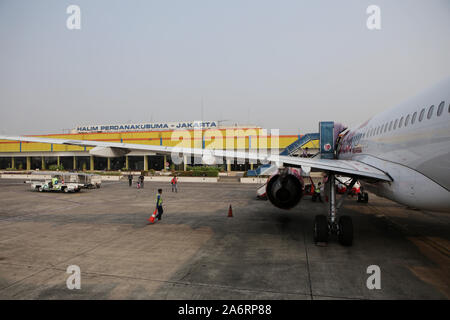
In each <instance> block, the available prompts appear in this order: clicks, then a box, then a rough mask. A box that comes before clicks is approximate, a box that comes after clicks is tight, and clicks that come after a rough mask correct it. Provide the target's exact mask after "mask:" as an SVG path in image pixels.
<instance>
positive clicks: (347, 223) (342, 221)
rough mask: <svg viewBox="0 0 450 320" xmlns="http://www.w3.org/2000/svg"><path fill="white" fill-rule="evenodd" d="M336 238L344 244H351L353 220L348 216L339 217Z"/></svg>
mask: <svg viewBox="0 0 450 320" xmlns="http://www.w3.org/2000/svg"><path fill="white" fill-rule="evenodd" d="M338 239H339V242H340V243H341V244H342V245H344V246H351V245H352V244H353V222H352V218H350V217H349V216H342V217H340V218H339V231H338Z"/></svg>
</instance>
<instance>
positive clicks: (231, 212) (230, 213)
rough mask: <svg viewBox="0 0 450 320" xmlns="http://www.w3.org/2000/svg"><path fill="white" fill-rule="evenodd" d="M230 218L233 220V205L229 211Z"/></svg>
mask: <svg viewBox="0 0 450 320" xmlns="http://www.w3.org/2000/svg"><path fill="white" fill-rule="evenodd" d="M228 218H233V209H231V204H230V208H229V209H228Z"/></svg>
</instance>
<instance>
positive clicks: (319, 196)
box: [314, 182, 323, 202]
mask: <svg viewBox="0 0 450 320" xmlns="http://www.w3.org/2000/svg"><path fill="white" fill-rule="evenodd" d="M322 191H323V187H322V183H321V182H319V184H318V185H317V188H315V190H314V192H315V193H316V198H319V201H320V202H323V201H322V197H321V195H320V193H321V192H322Z"/></svg>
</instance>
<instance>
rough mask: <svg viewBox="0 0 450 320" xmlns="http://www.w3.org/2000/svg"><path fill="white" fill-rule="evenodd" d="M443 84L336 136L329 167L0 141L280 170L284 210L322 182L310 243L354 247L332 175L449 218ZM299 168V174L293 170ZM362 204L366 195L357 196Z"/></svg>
mask: <svg viewBox="0 0 450 320" xmlns="http://www.w3.org/2000/svg"><path fill="white" fill-rule="evenodd" d="M449 123H450V77H449V78H447V79H445V80H444V81H442V82H440V83H439V84H437V85H436V86H434V87H433V88H431V89H430V90H428V91H426V92H425V93H423V94H421V95H419V96H417V97H415V98H413V99H411V100H409V101H407V102H405V103H403V104H401V105H399V106H397V107H395V108H392V109H389V110H387V111H385V112H382V113H381V114H379V115H377V116H374V117H373V118H371V119H370V120H368V121H366V122H364V123H363V124H361V125H360V126H358V127H356V128H355V129H347V130H345V131H344V132H342V133H341V134H340V135H339V138H338V139H337V142H336V150H335V158H334V159H316V158H299V157H292V156H281V155H267V154H261V153H256V152H236V151H234V150H211V149H195V148H179V147H164V146H152V145H141V144H130V143H114V142H103V141H87V140H67V139H52V138H40V137H26V136H15V137H12V136H0V139H5V140H17V141H26V142H40V143H52V144H67V145H77V146H87V147H94V148H92V149H91V150H90V153H91V154H93V155H96V156H106V157H117V156H123V155H125V154H127V153H129V152H130V151H133V150H145V151H153V152H155V153H159V154H172V155H174V154H177V155H178V154H185V155H194V156H197V157H198V156H200V157H203V159H204V160H205V162H206V163H209V164H211V159H212V160H215V159H220V160H222V159H223V158H228V159H244V160H245V159H248V160H252V161H257V160H259V161H261V162H272V163H276V164H277V165H279V166H283V168H281V169H280V170H279V171H278V172H277V173H276V174H274V175H273V176H272V177H271V178H269V180H268V183H267V189H266V192H267V196H268V198H269V200H270V201H271V202H272V204H274V205H275V206H277V207H279V208H283V209H290V208H292V207H294V206H295V205H297V204H298V202H299V201H300V199H301V197H302V192H303V186H304V183H303V179H302V176H301V170H303V171H306V172H308V171H311V170H312V171H322V172H325V173H326V175H327V181H326V188H325V190H326V193H327V197H328V199H329V201H328V202H329V210H328V217H327V216H326V215H318V216H316V217H315V221H314V241H315V242H327V241H328V238H329V235H330V234H336V235H337V236H338V239H339V241H340V242H341V243H342V244H343V245H351V244H352V242H353V225H352V220H351V218H350V217H349V216H345V215H343V216H340V218H339V219H337V209H339V207H340V206H341V205H342V203H343V200H344V199H345V196H344V197H342V198H341V199H340V200H339V202H337V201H336V188H334V187H333V188H331V187H330V186H334V185H335V179H336V178H335V175H342V176H347V177H350V178H351V179H352V180H351V183H350V185H349V187H348V188H347V189H348V190H351V188H352V186H353V184H354V183H356V181H357V180H359V181H360V182H361V183H362V184H363V187H365V188H367V189H368V190H369V191H372V192H374V193H375V194H377V195H380V196H383V197H386V198H388V199H391V200H394V201H396V202H398V203H401V204H404V205H406V206H409V207H413V208H418V209H424V210H431V211H443V212H450V193H449V192H450V126H449ZM296 168H301V170H299V169H296ZM364 195H365V197H366V200H367V193H365V194H364Z"/></svg>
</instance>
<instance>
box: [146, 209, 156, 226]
mask: <svg viewBox="0 0 450 320" xmlns="http://www.w3.org/2000/svg"><path fill="white" fill-rule="evenodd" d="M157 211H158V209H155V211H153V214H152V215H151V216H150V218H148V219H147V220H148V221H149V222H150V223H155V218H156V212H157Z"/></svg>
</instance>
